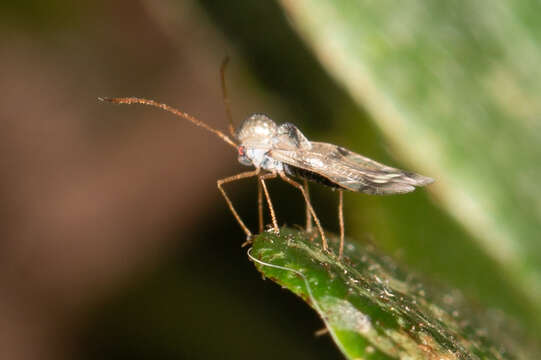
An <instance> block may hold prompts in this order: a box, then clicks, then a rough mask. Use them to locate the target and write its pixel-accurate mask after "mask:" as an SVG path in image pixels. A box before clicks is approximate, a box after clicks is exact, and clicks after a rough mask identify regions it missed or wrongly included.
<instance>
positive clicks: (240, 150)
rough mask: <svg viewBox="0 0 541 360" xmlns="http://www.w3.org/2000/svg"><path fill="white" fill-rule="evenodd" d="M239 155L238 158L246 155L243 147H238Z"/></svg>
mask: <svg viewBox="0 0 541 360" xmlns="http://www.w3.org/2000/svg"><path fill="white" fill-rule="evenodd" d="M239 155H240V156H244V155H246V149H245V148H244V146H239Z"/></svg>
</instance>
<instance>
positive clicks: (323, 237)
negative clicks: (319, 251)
mask: <svg viewBox="0 0 541 360" xmlns="http://www.w3.org/2000/svg"><path fill="white" fill-rule="evenodd" d="M279 174H280V177H281V178H282V180H284V181H285V182H287V183H289V184H291V185H293V186H294V187H296V188H297V189H299V190H300V191H301V193H302V196H303V197H304V201H305V202H306V206H307V207H308V209H309V210H310V213H311V214H312V217H313V218H314V221H315V222H316V226H317V229H318V230H319V233H320V234H321V243H322V244H323V250H325V251H327V249H328V247H327V239H326V238H325V233H324V232H323V228H322V227H321V223H320V222H319V219H318V217H317V215H316V212H315V211H314V208H313V207H312V204H311V203H310V199H309V198H308V196H307V195H306V192H305V191H304V187H303V186H302V185H301V184H299V183H298V182H296V181H295V180H292V179H290V178H288V177H287V175H286V174H284V173H283V172H280V173H279Z"/></svg>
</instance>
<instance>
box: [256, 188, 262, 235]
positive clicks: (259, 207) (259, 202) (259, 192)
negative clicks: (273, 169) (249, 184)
mask: <svg viewBox="0 0 541 360" xmlns="http://www.w3.org/2000/svg"><path fill="white" fill-rule="evenodd" d="M257 214H258V219H259V233H262V232H263V189H262V187H261V183H260V182H259V181H258V182H257Z"/></svg>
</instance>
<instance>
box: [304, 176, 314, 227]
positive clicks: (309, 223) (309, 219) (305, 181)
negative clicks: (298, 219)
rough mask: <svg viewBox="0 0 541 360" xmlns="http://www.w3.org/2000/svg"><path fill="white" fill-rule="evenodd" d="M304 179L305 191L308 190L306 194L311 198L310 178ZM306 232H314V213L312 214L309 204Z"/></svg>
mask: <svg viewBox="0 0 541 360" xmlns="http://www.w3.org/2000/svg"><path fill="white" fill-rule="evenodd" d="M303 180H304V184H303V185H304V191H305V192H306V196H307V197H308V200H310V191H309V190H308V180H306V179H303ZM306 232H307V233H311V232H312V215H311V214H310V209H309V208H308V206H306Z"/></svg>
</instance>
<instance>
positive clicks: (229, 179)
mask: <svg viewBox="0 0 541 360" xmlns="http://www.w3.org/2000/svg"><path fill="white" fill-rule="evenodd" d="M260 172H261V170H260V169H255V170H253V171H246V172H243V173H240V174H237V175H233V176H229V177H226V178H225V179H220V180H218V181H217V182H216V184H217V186H218V189H219V190H220V192H221V193H222V195H223V197H224V199H225V201H226V202H227V206H229V210H231V212H232V213H233V216H234V217H235V219H236V220H237V222H238V223H239V225H240V227H241V228H242V230H244V232H245V233H246V237H247V238H248V240H250V239H251V238H252V232H251V231H250V229H248V227H247V226H246V225H245V224H244V222H243V221H242V219H241V218H240V216H239V214H238V213H237V210H235V207H234V206H233V203H232V202H231V200H230V199H229V196H227V194H226V192H225V190H224V189H223V187H222V185H223V184H227V183H230V182H233V181H237V180H241V179H247V178H250V177H252V176H257V175H259V173H260Z"/></svg>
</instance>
